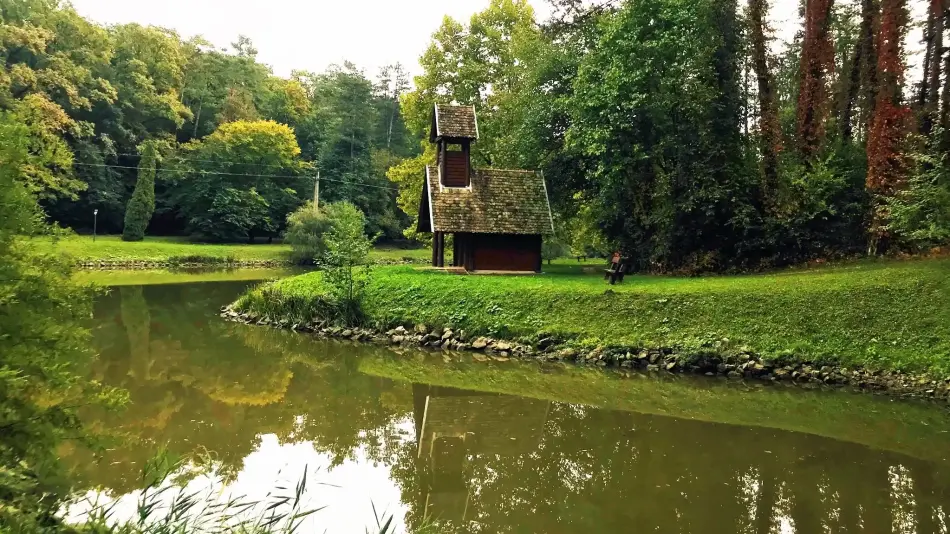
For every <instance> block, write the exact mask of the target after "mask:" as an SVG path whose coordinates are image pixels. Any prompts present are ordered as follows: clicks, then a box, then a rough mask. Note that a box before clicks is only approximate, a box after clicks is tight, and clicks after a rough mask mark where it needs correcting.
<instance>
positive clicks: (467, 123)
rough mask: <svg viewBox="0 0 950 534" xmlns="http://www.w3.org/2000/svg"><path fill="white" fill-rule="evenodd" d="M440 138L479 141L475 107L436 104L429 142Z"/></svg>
mask: <svg viewBox="0 0 950 534" xmlns="http://www.w3.org/2000/svg"><path fill="white" fill-rule="evenodd" d="M440 137H446V138H452V139H478V119H476V118H475V106H446V105H444V104H436V105H435V111H434V112H433V114H432V129H431V132H430V133H429V140H430V141H432V142H435V141H436V139H438V138H440Z"/></svg>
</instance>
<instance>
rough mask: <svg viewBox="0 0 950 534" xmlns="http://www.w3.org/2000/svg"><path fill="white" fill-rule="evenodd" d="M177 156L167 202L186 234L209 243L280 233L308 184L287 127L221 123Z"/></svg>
mask: <svg viewBox="0 0 950 534" xmlns="http://www.w3.org/2000/svg"><path fill="white" fill-rule="evenodd" d="M177 156H178V158H179V161H178V162H177V163H175V164H174V165H175V169H174V171H175V172H174V174H173V176H175V179H174V181H173V182H172V185H173V186H174V187H173V192H172V193H171V197H172V201H173V204H174V205H175V206H178V207H179V210H180V215H181V216H182V217H183V218H184V219H185V220H186V221H187V229H188V231H189V232H190V233H192V234H193V235H195V236H197V237H200V238H203V239H209V240H213V241H235V240H240V239H250V240H253V239H254V237H255V236H262V235H265V236H270V237H272V236H273V235H275V233H279V232H281V231H282V230H283V227H284V225H285V223H286V220H287V215H288V214H289V213H291V212H292V211H293V210H294V209H296V208H297V206H299V205H300V204H301V203H302V198H301V197H303V196H306V195H307V194H308V193H309V190H310V188H311V187H312V183H313V182H312V180H310V179H309V178H308V177H306V175H305V171H307V170H308V166H307V165H306V164H305V163H304V162H302V161H301V160H300V159H299V158H300V147H299V146H298V145H297V139H296V137H294V132H293V130H291V129H290V128H289V127H288V126H286V125H283V124H277V123H275V122H272V121H256V122H244V121H237V122H230V123H227V124H223V125H221V127H219V128H218V129H217V130H216V131H215V132H214V133H213V134H211V135H209V136H208V137H206V138H204V139H201V140H198V141H192V142H190V143H188V144H186V145H184V146H183V147H182V149H181V151H180V153H179V154H177Z"/></svg>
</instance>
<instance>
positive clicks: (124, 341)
mask: <svg viewBox="0 0 950 534" xmlns="http://www.w3.org/2000/svg"><path fill="white" fill-rule="evenodd" d="M240 287H241V285H236V286H228V285H227V284H224V285H219V284H205V285H200V286H198V285H196V286H163V287H155V288H153V287H148V288H145V290H144V291H140V290H139V291H137V290H135V289H129V290H126V291H117V292H114V293H113V294H112V295H109V296H108V297H106V298H104V299H103V300H102V301H100V302H99V303H98V305H97V317H100V318H101V320H100V323H99V325H98V326H97V329H96V332H97V333H96V340H97V342H98V343H99V344H100V350H101V353H102V355H101V358H100V361H99V362H98V368H97V369H96V370H95V376H98V377H101V378H102V379H103V380H104V381H106V382H107V383H109V384H112V385H118V386H122V387H125V388H127V389H128V390H129V391H130V393H131V397H132V404H131V405H130V406H129V407H128V409H127V410H125V411H123V412H121V413H116V414H109V413H88V414H86V418H87V420H89V421H90V422H91V423H92V424H94V425H96V426H99V427H102V428H105V429H107V430H109V431H111V432H113V433H114V434H127V435H129V436H130V437H132V438H134V441H132V442H130V443H128V444H123V445H121V446H116V447H113V448H111V449H110V450H108V451H106V452H105V453H104V454H103V456H102V458H101V459H100V461H99V462H98V463H94V462H92V461H90V457H89V456H88V455H87V454H84V453H81V452H78V451H73V452H71V453H69V454H70V455H71V456H70V457H71V459H72V461H73V463H74V465H75V469H76V470H77V471H78V472H79V473H80V475H79V480H82V481H84V483H85V484H88V485H90V486H99V485H101V486H105V487H108V488H111V489H113V490H114V491H116V492H120V493H124V492H128V491H131V490H132V489H135V488H136V486H137V485H138V483H139V473H140V469H141V466H142V465H143V464H144V462H145V461H146V460H147V459H149V458H150V457H151V456H152V455H153V454H154V453H155V452H156V451H157V450H158V448H159V447H160V446H161V445H166V446H167V448H168V450H169V451H170V452H172V453H173V454H176V455H178V456H182V457H186V458H197V457H199V456H201V455H203V454H205V453H207V454H208V455H209V456H210V458H211V459H212V460H213V462H214V466H215V467H216V468H217V470H218V472H219V473H221V474H222V475H223V476H224V477H225V479H226V480H230V479H234V478H235V477H236V476H237V474H238V472H239V471H240V469H241V468H242V467H243V460H244V458H245V457H246V456H247V455H249V454H250V453H251V452H253V451H254V450H255V449H256V448H257V447H258V445H259V436H261V435H264V434H274V435H276V436H277V437H278V439H279V440H280V441H281V442H282V443H291V442H301V441H310V442H312V443H313V445H314V447H315V448H316V449H317V450H318V451H322V452H326V453H329V454H332V455H333V458H334V463H335V464H340V463H342V462H343V461H344V460H346V459H353V458H356V457H357V451H362V452H363V453H365V454H367V455H368V456H369V458H370V459H371V460H372V461H375V462H379V463H381V464H384V465H386V466H388V467H389V468H390V476H391V477H392V479H393V481H394V483H395V484H397V485H398V486H399V487H400V489H401V492H402V498H403V501H404V502H406V503H407V504H408V506H409V512H408V516H407V518H406V520H407V523H408V524H410V525H419V524H421V522H422V521H423V518H425V517H429V518H430V519H431V518H434V519H436V520H437V521H438V523H439V524H440V525H441V526H442V527H444V529H445V531H446V532H485V533H488V532H548V533H557V532H585V533H587V532H615V531H618V532H623V531H631V530H636V531H644V532H647V531H659V532H690V533H692V532H716V533H719V532H723V533H725V532H729V533H731V532H743V533H754V534H760V533H769V532H779V531H781V530H782V529H783V528H788V527H791V528H792V530H794V531H795V532H799V533H811V532H832V533H835V532H839V533H844V532H847V533H851V532H916V533H923V534H928V533H935V532H946V528H947V511H948V507H950V473H948V470H947V466H945V465H936V464H933V463H928V462H924V461H917V460H914V459H911V458H908V457H905V456H901V455H897V454H890V453H882V452H878V451H873V450H870V449H868V448H866V447H863V446H860V445H855V444H852V443H845V442H840V441H835V440H831V439H827V438H821V437H817V436H811V435H806V434H798V433H792V432H784V431H778V430H771V429H766V428H748V427H741V426H733V425H720V424H712V423H702V422H696V421H689V420H682V419H673V418H667V417H661V416H650V415H641V414H635V413H627V412H619V411H610V410H599V409H591V408H586V407H581V406H574V405H567V404H558V403H549V402H546V401H537V400H531V399H523V398H519V397H511V396H502V395H492V394H485V393H474V392H467V391H460V390H452V389H448V388H438V387H431V386H425V385H413V386H411V387H410V385H408V384H404V383H399V382H393V381H391V380H388V379H383V378H377V377H372V376H367V375H364V374H361V373H360V372H359V371H358V362H359V358H375V357H384V355H386V354H388V352H387V351H386V350H385V349H382V348H375V347H367V346H350V345H345V344H339V343H331V342H319V341H314V340H312V339H310V338H307V337H305V336H297V335H293V334H290V333H287V332H280V331H275V330H271V329H265V328H250V327H246V326H242V325H234V324H230V323H224V322H222V321H220V320H218V319H217V317H216V316H215V313H214V310H216V309H217V308H218V307H219V306H220V305H221V304H222V303H225V302H228V301H229V300H231V299H232V298H233V297H234V295H236V294H237V292H238V291H239V290H240ZM356 352H359V355H358V356H357V354H356ZM406 357H409V356H406ZM407 425H409V426H411V427H413V429H414V432H415V433H414V434H409V435H402V434H401V433H400V432H402V429H403V428H406V426H407Z"/></svg>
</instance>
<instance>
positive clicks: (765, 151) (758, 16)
mask: <svg viewBox="0 0 950 534" xmlns="http://www.w3.org/2000/svg"><path fill="white" fill-rule="evenodd" d="M767 12H768V3H767V0H749V19H750V23H751V26H752V29H751V34H752V35H751V37H752V67H753V69H754V70H755V75H756V81H757V82H758V93H759V94H758V97H759V147H760V150H761V152H762V170H763V175H764V178H765V182H764V184H763V193H764V196H765V198H767V199H769V198H773V197H774V194H775V190H776V188H777V187H778V154H779V151H780V150H781V145H782V139H781V135H782V134H781V130H780V128H779V122H778V107H777V106H776V103H775V82H774V81H773V78H772V73H771V71H770V70H769V62H768V43H767V42H766V40H765V19H766V13H767Z"/></svg>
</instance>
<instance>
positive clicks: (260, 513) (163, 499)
mask: <svg viewBox="0 0 950 534" xmlns="http://www.w3.org/2000/svg"><path fill="white" fill-rule="evenodd" d="M189 470H190V469H189V466H187V465H185V464H184V463H181V462H169V460H168V457H167V455H166V454H159V455H158V456H157V457H156V458H155V459H154V460H152V461H150V462H149V463H148V464H147V465H146V466H145V469H144V470H143V473H142V480H143V488H142V489H141V490H140V491H139V495H138V499H137V502H136V507H135V510H134V512H133V513H132V514H131V517H128V515H129V514H126V517H120V514H119V513H118V510H117V504H118V502H119V501H117V500H112V499H104V500H105V501H106V502H104V503H101V502H100V501H99V499H100V498H101V497H100V496H99V495H98V494H96V497H92V498H90V497H80V498H77V499H75V500H74V501H73V502H72V503H71V504H70V506H71V507H77V506H78V507H83V508H85V509H86V511H84V512H83V513H82V514H80V515H79V517H78V518H77V520H76V521H73V523H74V526H75V528H76V529H77V530H78V531H79V532H80V533H84V534H85V533H89V534H92V533H96V534H211V533H214V534H292V533H296V532H317V531H324V530H329V529H326V528H325V527H326V526H325V525H321V521H320V520H319V515H318V514H319V512H320V511H321V510H323V509H324V507H320V506H310V505H309V504H308V498H307V488H308V484H310V485H312V484H313V483H314V482H313V481H312V480H311V479H310V478H309V477H312V476H313V475H311V474H309V472H308V469H306V468H305V469H304V471H303V473H302V475H301V476H300V478H299V479H298V480H297V482H296V483H295V484H293V485H290V484H280V483H278V484H276V485H275V486H274V488H273V489H272V490H271V491H269V492H268V493H267V496H266V497H265V498H263V499H256V500H255V499H249V498H248V497H246V496H234V495H229V494H228V495H223V494H222V493H221V492H220V491H219V490H217V489H216V488H215V487H213V486H212V487H209V488H208V489H206V490H203V491H191V490H189V489H188V487H187V486H186V485H180V484H177V483H176V482H177V481H176V479H177V478H182V477H184V478H187V477H189V476H193V474H192V473H189ZM373 515H374V517H373V518H372V521H371V523H372V526H371V527H367V528H366V532H367V534H369V533H378V534H393V533H395V532H396V531H397V524H396V522H395V517H394V516H393V515H391V514H385V513H383V514H380V513H378V512H377V511H376V507H375V505H374V506H373ZM417 532H420V533H421V534H425V533H428V532H434V530H432V528H431V527H429V526H423V527H422V528H421V530H419V531H417Z"/></svg>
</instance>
